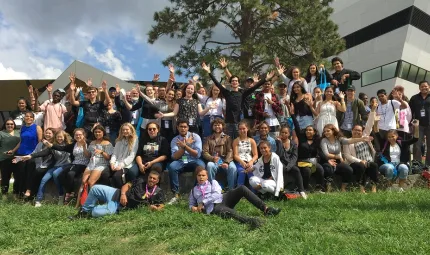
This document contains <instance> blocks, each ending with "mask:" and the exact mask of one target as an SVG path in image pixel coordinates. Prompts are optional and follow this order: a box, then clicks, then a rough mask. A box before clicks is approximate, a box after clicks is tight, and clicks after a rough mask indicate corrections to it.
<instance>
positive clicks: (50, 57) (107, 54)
mask: <svg viewBox="0 0 430 255" xmlns="http://www.w3.org/2000/svg"><path fill="white" fill-rule="evenodd" d="M168 4H169V1H168V0H122V1H108V0H91V1H88V0H74V1H58V0H43V1H27V0H13V1H8V0H0V79H1V80H11V79H55V78H57V77H58V76H59V75H60V74H61V73H62V72H63V70H65V69H66V68H67V67H68V66H69V65H70V64H71V63H72V62H73V61H74V60H79V61H82V62H85V63H87V64H89V65H92V66H94V67H96V68H98V69H101V70H103V71H105V72H108V73H110V74H112V75H114V76H116V77H118V78H121V79H124V80H151V79H152V76H153V74H154V73H159V74H160V80H161V81H166V80H167V79H168V75H169V71H168V70H167V68H165V67H163V65H162V64H161V61H162V60H163V59H165V58H166V57H167V56H168V55H172V54H174V53H175V52H176V51H177V50H178V49H179V45H178V41H177V40H170V39H168V38H161V39H159V40H158V41H156V42H155V44H153V45H150V44H148V43H147V33H148V31H149V30H150V29H151V25H154V24H155V22H154V21H153V14H154V12H156V11H160V10H162V9H163V8H164V7H165V6H167V5H168ZM183 79H185V78H183ZM181 80H182V79H181Z"/></svg>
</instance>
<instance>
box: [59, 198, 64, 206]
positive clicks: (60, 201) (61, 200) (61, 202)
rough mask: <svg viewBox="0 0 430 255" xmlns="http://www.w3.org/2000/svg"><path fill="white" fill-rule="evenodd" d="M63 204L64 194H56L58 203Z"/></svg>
mask: <svg viewBox="0 0 430 255" xmlns="http://www.w3.org/2000/svg"><path fill="white" fill-rule="evenodd" d="M63 204H64V196H58V205H63Z"/></svg>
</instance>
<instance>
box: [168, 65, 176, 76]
mask: <svg viewBox="0 0 430 255" xmlns="http://www.w3.org/2000/svg"><path fill="white" fill-rule="evenodd" d="M168 68H169V72H170V73H171V74H174V73H175V67H174V66H173V64H169V65H168Z"/></svg>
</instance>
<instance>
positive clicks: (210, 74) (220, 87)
mask: <svg viewBox="0 0 430 255" xmlns="http://www.w3.org/2000/svg"><path fill="white" fill-rule="evenodd" d="M202 69H203V70H205V71H206V72H207V73H208V74H209V77H211V79H212V81H213V82H214V84H215V86H217V87H218V89H219V90H220V91H221V93H222V94H223V95H225V93H226V92H227V91H228V90H227V89H226V88H224V86H222V85H221V83H219V81H218V80H217V79H216V78H215V76H213V74H212V73H211V68H210V66H208V65H206V63H204V62H203V63H202Z"/></svg>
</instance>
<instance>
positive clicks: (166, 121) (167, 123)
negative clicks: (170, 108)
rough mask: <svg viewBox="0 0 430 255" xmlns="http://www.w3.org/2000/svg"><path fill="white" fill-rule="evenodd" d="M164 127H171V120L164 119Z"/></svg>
mask: <svg viewBox="0 0 430 255" xmlns="http://www.w3.org/2000/svg"><path fill="white" fill-rule="evenodd" d="M164 128H169V121H168V120H165V121H164Z"/></svg>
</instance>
